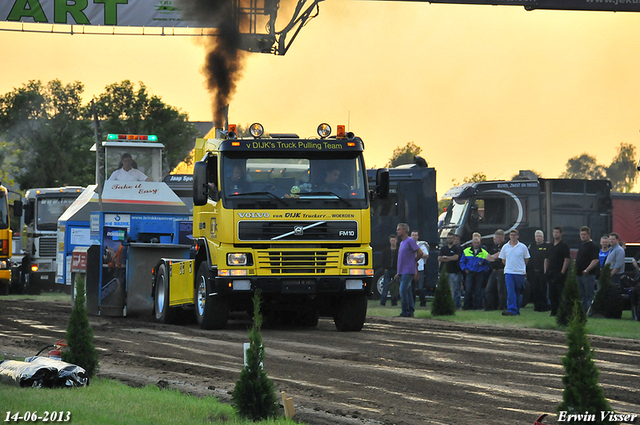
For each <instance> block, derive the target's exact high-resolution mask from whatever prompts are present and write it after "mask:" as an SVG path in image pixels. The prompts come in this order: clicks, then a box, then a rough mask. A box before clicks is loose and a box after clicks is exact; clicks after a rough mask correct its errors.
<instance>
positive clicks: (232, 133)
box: [228, 124, 238, 139]
mask: <svg viewBox="0 0 640 425" xmlns="http://www.w3.org/2000/svg"><path fill="white" fill-rule="evenodd" d="M228 134H229V139H235V138H237V137H238V126H237V125H236V124H229V133H228Z"/></svg>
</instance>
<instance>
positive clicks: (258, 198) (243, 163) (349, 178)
mask: <svg viewBox="0 0 640 425" xmlns="http://www.w3.org/2000/svg"><path fill="white" fill-rule="evenodd" d="M222 166H223V168H222V171H223V172H222V185H221V186H222V187H221V190H222V194H223V197H224V199H225V201H226V203H228V204H236V206H234V207H241V208H246V207H249V204H250V202H255V203H256V204H255V207H256V208H258V207H264V205H263V204H264V203H272V204H277V207H278V208H281V207H283V206H286V207H295V208H328V207H331V208H364V207H366V205H367V202H368V200H367V196H366V194H367V186H366V178H365V174H364V173H365V170H364V166H363V160H362V156H361V154H360V153H359V152H357V153H355V155H352V157H351V158H340V159H336V158H330V157H327V156H326V155H323V156H316V155H313V154H311V153H309V152H304V155H300V156H298V157H293V158H292V157H291V155H290V153H286V154H285V153H282V154H280V155H276V156H274V155H270V156H269V157H268V158H265V157H260V158H253V157H238V156H237V155H235V156H232V155H230V154H227V155H225V156H224V157H223V164H222ZM240 204H242V205H240Z"/></svg>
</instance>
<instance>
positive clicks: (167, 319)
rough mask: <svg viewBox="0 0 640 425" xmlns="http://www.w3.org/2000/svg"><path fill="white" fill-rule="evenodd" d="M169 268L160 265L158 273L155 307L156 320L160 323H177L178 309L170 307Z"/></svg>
mask: <svg viewBox="0 0 640 425" xmlns="http://www.w3.org/2000/svg"><path fill="white" fill-rule="evenodd" d="M168 277H169V276H168V275H167V266H166V265H164V264H160V265H159V266H158V271H157V272H156V287H155V294H154V307H155V311H156V320H157V321H158V322H160V323H175V321H176V309H175V308H171V307H169V279H168Z"/></svg>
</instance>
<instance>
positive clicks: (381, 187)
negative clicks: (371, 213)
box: [376, 168, 389, 199]
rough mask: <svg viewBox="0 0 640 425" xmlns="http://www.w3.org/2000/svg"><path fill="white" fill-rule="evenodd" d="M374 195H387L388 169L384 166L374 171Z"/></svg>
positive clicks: (379, 196) (380, 196)
mask: <svg viewBox="0 0 640 425" xmlns="http://www.w3.org/2000/svg"><path fill="white" fill-rule="evenodd" d="M376 195H378V198H380V199H386V198H387V196H388V195H389V170H387V169H386V168H378V171H376Z"/></svg>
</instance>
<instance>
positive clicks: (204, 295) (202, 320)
mask: <svg viewBox="0 0 640 425" xmlns="http://www.w3.org/2000/svg"><path fill="white" fill-rule="evenodd" d="M208 277H209V268H208V267H207V263H205V262H203V263H201V264H200V267H198V276H197V277H196V282H195V288H194V296H193V299H194V300H195V303H196V318H197V319H198V325H200V327H201V328H202V329H223V328H224V327H225V326H227V319H228V318H229V305H228V304H227V302H226V301H225V300H224V299H222V298H221V297H220V296H218V295H210V294H212V293H213V292H214V290H215V288H214V287H213V283H212V282H211V280H210V279H208Z"/></svg>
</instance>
